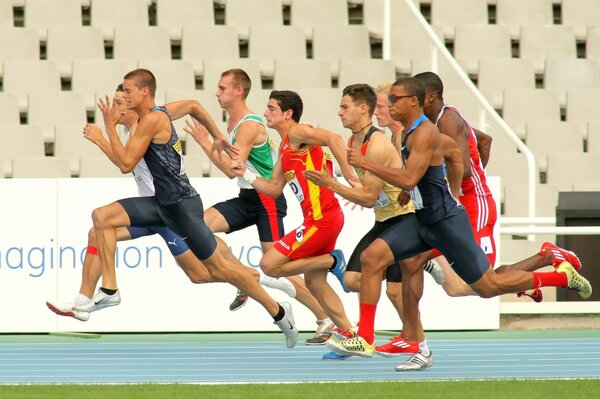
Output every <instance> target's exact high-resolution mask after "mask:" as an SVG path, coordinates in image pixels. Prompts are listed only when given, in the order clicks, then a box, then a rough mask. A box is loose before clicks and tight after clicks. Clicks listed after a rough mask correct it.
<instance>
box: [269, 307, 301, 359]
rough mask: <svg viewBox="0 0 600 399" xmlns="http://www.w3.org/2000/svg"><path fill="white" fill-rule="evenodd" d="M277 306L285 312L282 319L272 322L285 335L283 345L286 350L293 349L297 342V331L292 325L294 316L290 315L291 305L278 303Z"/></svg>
mask: <svg viewBox="0 0 600 399" xmlns="http://www.w3.org/2000/svg"><path fill="white" fill-rule="evenodd" d="M279 305H281V307H282V308H283V309H284V310H285V314H284V315H283V319H281V320H279V321H276V322H274V323H273V324H276V325H277V327H279V329H280V330H281V332H282V333H283V334H284V335H285V344H286V345H287V347H288V348H290V349H291V348H293V347H294V346H296V342H298V329H297V328H296V324H295V323H294V314H293V313H292V305H290V304H289V303H288V302H280V303H279Z"/></svg>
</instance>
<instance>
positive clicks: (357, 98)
mask: <svg viewBox="0 0 600 399" xmlns="http://www.w3.org/2000/svg"><path fill="white" fill-rule="evenodd" d="M342 96H349V97H350V98H352V101H354V102H355V103H357V104H367V106H368V107H369V116H370V117H372V116H373V113H374V112H375V105H376V104H377V94H376V93H375V89H373V87H371V86H369V85H368V84H366V83H357V84H353V85H350V86H346V87H344V90H343V91H342Z"/></svg>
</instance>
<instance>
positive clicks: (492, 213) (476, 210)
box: [433, 195, 497, 266]
mask: <svg viewBox="0 0 600 399" xmlns="http://www.w3.org/2000/svg"><path fill="white" fill-rule="evenodd" d="M480 200H481V197H477V196H474V195H469V196H463V197H461V200H460V201H461V203H462V204H463V206H464V208H465V212H466V213H467V216H468V217H469V222H470V223H471V228H472V230H473V236H474V237H475V242H477V244H478V245H479V246H480V247H481V249H482V250H483V252H484V253H485V254H486V256H487V258H488V261H489V263H490V265H492V266H495V265H496V240H494V227H495V226H496V219H497V215H496V202H495V201H494V199H493V198H492V197H489V198H488V200H487V201H485V202H484V203H483V204H480V203H479V201H480ZM433 254H434V256H435V257H437V256H440V255H441V252H440V251H438V250H437V249H434V250H433Z"/></svg>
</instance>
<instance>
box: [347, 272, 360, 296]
mask: <svg viewBox="0 0 600 399" xmlns="http://www.w3.org/2000/svg"><path fill="white" fill-rule="evenodd" d="M344 285H346V287H347V288H348V289H349V290H350V291H351V292H359V291H360V273H344Z"/></svg>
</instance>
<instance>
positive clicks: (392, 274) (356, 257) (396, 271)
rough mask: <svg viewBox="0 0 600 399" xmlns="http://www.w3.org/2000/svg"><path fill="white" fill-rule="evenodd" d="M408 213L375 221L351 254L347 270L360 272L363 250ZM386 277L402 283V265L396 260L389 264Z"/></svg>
mask: <svg viewBox="0 0 600 399" xmlns="http://www.w3.org/2000/svg"><path fill="white" fill-rule="evenodd" d="M404 216H406V215H399V216H395V217H393V218H390V219H387V220H384V221H383V222H375V225H374V226H373V228H372V229H371V230H369V232H368V233H367V234H365V235H364V237H363V238H361V239H360V241H359V242H358V244H356V248H354V251H353V252H352V255H350V259H349V260H348V266H347V267H346V271H347V272H348V271H350V272H357V273H360V272H361V270H362V265H361V263H360V255H361V254H362V252H363V251H364V250H365V249H367V247H368V246H369V245H371V243H373V241H375V240H376V239H377V238H379V236H380V235H382V234H383V233H384V232H385V231H386V230H387V229H389V228H390V227H392V226H393V225H395V224H396V223H398V222H399V221H400V219H402V218H403V217H404ZM385 278H386V280H387V281H388V282H389V283H400V282H402V270H400V265H399V264H398V263H397V262H395V263H392V264H391V265H389V266H388V267H387V269H386V272H385Z"/></svg>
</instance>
